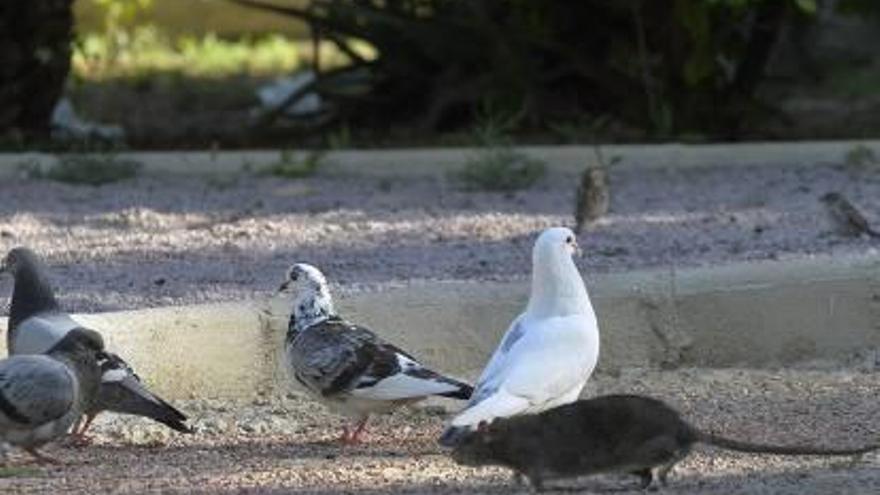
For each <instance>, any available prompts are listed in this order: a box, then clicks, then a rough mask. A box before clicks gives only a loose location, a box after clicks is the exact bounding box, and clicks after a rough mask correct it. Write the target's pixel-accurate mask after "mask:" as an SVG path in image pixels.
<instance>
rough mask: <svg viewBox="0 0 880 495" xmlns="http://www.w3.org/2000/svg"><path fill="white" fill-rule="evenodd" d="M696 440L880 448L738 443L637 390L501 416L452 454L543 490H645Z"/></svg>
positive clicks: (797, 450)
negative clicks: (615, 486) (598, 478)
mask: <svg viewBox="0 0 880 495" xmlns="http://www.w3.org/2000/svg"><path fill="white" fill-rule="evenodd" d="M695 443H706V444H710V445H714V446H716V447H720V448H723V449H729V450H736V451H739V452H748V453H754V454H777V455H857V454H863V453H866V452H870V451H872V450H876V449H877V448H878V447H880V445H871V446H867V447H859V448H848V449H834V448H824V447H815V446H809V445H805V446H776V445H762V444H754V443H749V442H741V441H739V440H732V439H729V438H724V437H720V436H717V435H714V434H711V433H705V432H701V431H699V430H698V429H696V428H695V427H693V426H691V425H690V424H689V423H687V422H686V421H685V420H683V419H682V418H681V415H680V414H679V413H678V411H676V410H675V409H673V408H671V407H670V406H668V405H667V404H665V403H663V402H661V401H659V400H656V399H652V398H649V397H642V396H637V395H608V396H604V397H597V398H595V399H590V400H581V401H578V402H573V403H571V404H567V405H564V406H560V407H556V408H554V409H550V410H547V411H544V412H542V413H540V414H536V415H528V416H517V417H511V418H504V419H498V420H495V421H494V422H492V423H491V424H489V425H486V424H483V425H481V427H480V428H479V429H478V430H477V431H474V432H472V433H470V434H469V435H467V436H465V437H463V438H462V439H461V440H460V442H459V443H458V444H457V445H456V446H455V450H454V451H453V453H452V457H453V459H455V461H456V462H457V463H459V464H463V465H466V466H483V465H500V466H505V467H508V468H510V469H512V470H514V472H515V473H516V477H517V479H521V477H522V476H525V477H527V478H528V479H529V481H530V482H531V484H532V486H533V487H534V488H535V489H537V490H540V489H541V487H542V482H543V481H544V480H545V479H553V478H557V479H558V478H571V477H577V476H584V475H591V474H599V473H612V472H623V473H632V474H634V475H637V476H639V477H640V478H641V481H642V487H643V488H647V487H648V486H650V485H651V483H652V482H653V480H654V474H655V469H656V474H657V477H658V478H659V480H660V482H661V483H662V484H664V485H665V484H666V476H667V474H668V473H669V470H670V469H672V467H673V466H674V465H675V464H676V463H677V462H678V461H680V460H682V459H684V458H685V457H686V456H687V455H688V453H690V450H691V447H692V446H693V445H694V444H695Z"/></svg>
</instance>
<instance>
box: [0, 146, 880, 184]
mask: <svg viewBox="0 0 880 495" xmlns="http://www.w3.org/2000/svg"><path fill="white" fill-rule="evenodd" d="M858 146H865V147H867V148H868V149H870V150H872V151H873V152H874V154H875V155H878V156H880V140H862V141H856V140H853V141H809V142H756V143H736V144H680V143H671V144H644V145H643V144H634V145H607V146H602V153H603V154H604V156H605V157H606V159H608V158H610V157H612V156H619V157H620V158H621V159H622V164H624V165H625V166H640V167H650V168H663V167H703V166H745V165H792V164H799V165H806V166H809V165H816V164H822V163H842V162H843V161H844V159H845V156H846V154H847V153H848V152H849V151H852V150H853V149H855V148H856V147H858ZM517 149H519V150H520V151H522V152H524V153H526V154H529V155H531V156H533V157H536V158H540V159H542V160H544V161H545V162H546V163H547V164H548V166H549V167H550V168H551V169H553V170H558V171H580V170H582V169H583V167H584V166H585V165H587V164H595V163H596V153H595V150H594V148H593V147H592V146H582V145H570V146H520V147H517ZM477 151H478V150H477V149H474V148H442V149H394V150H339V151H331V152H329V153H328V154H327V155H326V157H325V165H324V166H322V167H321V169H320V171H319V173H320V174H322V175H329V176H332V175H346V176H372V177H389V176H393V177H425V176H427V177H432V176H437V175H445V174H447V173H449V172H450V171H453V170H456V169H458V168H460V167H461V166H462V165H463V164H464V163H465V161H466V160H467V158H468V157H470V156H472V155H473V154H475V153H476V152H477ZM305 153H306V152H305V151H292V152H291V153H290V154H289V156H288V159H290V160H298V159H301V158H302V157H303V156H304V155H305ZM119 157H120V158H129V159H132V160H135V161H137V162H140V163H141V164H143V167H144V169H143V171H144V173H146V174H195V175H200V174H209V175H210V174H238V173H243V172H246V171H247V170H251V171H256V170H259V169H260V168H262V167H265V166H267V165H269V164H272V163H277V162H278V161H280V160H281V159H282V156H281V152H280V151H278V150H250V151H220V152H211V151H170V152H153V151H147V152H132V153H121V154H119ZM57 159H58V157H57V155H53V154H49V153H0V177H11V176H15V175H18V174H21V171H20V167H21V166H22V165H38V166H40V167H46V166H50V165H51V164H53V163H55V162H56V161H57Z"/></svg>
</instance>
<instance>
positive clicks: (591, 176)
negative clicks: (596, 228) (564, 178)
mask: <svg viewBox="0 0 880 495" xmlns="http://www.w3.org/2000/svg"><path fill="white" fill-rule="evenodd" d="M610 200H611V194H610V192H609V190H608V175H607V174H606V172H605V169H604V168H603V167H588V168H587V169H586V170H584V173H583V174H582V175H581V183H580V186H578V190H577V196H576V197H575V205H574V221H575V227H574V231H575V233H578V234H579V233H580V232H581V231H582V230H583V228H584V227H585V226H588V225H592V224H593V223H595V222H596V221H597V220H599V219H600V218H602V216H603V215H605V214H606V213H608V203H609V202H610Z"/></svg>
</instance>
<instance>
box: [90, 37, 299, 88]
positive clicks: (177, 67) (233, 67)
mask: <svg viewBox="0 0 880 495" xmlns="http://www.w3.org/2000/svg"><path fill="white" fill-rule="evenodd" d="M301 45H302V43H300V42H297V41H293V40H288V39H287V38H285V37H283V36H279V35H270V36H266V37H261V38H252V39H247V38H246V39H240V40H235V41H229V40H223V39H220V38H218V37H217V36H215V35H210V34H209V35H207V36H203V37H193V36H183V37H180V38H178V39H172V38H171V37H169V36H167V35H164V34H163V33H161V32H160V31H159V30H158V29H157V28H155V27H154V26H141V27H136V28H132V29H130V30H125V31H119V32H115V33H114V34H112V35H109V34H100V33H91V34H87V35H85V36H82V37H81V38H80V39H79V41H78V42H77V43H76V44H75V46H74V52H73V58H72V69H73V72H74V75H75V76H76V77H77V78H79V79H82V80H105V79H114V78H121V77H140V76H143V75H148V74H155V73H160V72H176V73H180V74H184V75H188V76H197V77H227V76H231V75H238V74H248V75H274V74H286V73H290V72H292V71H293V70H295V69H296V68H297V67H298V66H299V64H300V60H299V55H300V53H301Z"/></svg>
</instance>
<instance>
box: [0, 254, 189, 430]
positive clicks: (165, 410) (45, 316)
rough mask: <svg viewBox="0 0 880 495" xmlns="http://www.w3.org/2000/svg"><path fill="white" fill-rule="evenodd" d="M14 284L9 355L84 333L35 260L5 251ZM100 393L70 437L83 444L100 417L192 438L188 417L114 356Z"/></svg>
mask: <svg viewBox="0 0 880 495" xmlns="http://www.w3.org/2000/svg"><path fill="white" fill-rule="evenodd" d="M3 271H5V272H9V273H11V274H12V276H13V277H14V278H15V287H14V288H13V291H12V303H11V305H10V309H9V330H8V332H7V334H6V344H7V348H8V349H9V353H10V354H11V355H15V354H45V353H49V352H51V351H52V350H53V349H54V347H55V345H57V343H58V342H59V341H60V340H61V339H62V338H64V336H65V335H67V334H68V333H69V332H70V331H71V330H74V329H80V328H83V327H81V326H80V324H79V323H77V322H76V321H75V320H74V319H73V318H71V317H70V315H68V314H67V313H65V312H63V311H62V310H61V307H60V306H59V304H58V301H57V300H56V299H55V295H54V293H53V292H52V287H51V285H50V284H49V280H48V278H47V277H46V274H45V270H44V269H43V266H42V264H41V263H40V261H39V259H38V258H37V255H36V254H34V253H33V252H32V251H31V250H29V249H27V248H21V247H19V248H15V249H12V250H11V251H9V254H7V255H6V259H5V260H4V262H3V265H2V266H0V272H3ZM99 365H100V367H101V371H102V376H101V388H100V391H99V393H98V397H97V398H96V400H95V401H94V402H93V403H91V404H90V405H89V407H88V408H86V409H84V410H83V414H84V415H85V417H84V418H82V419H83V421H82V422H80V423H79V424H78V425H77V426H78V428H76V431H74V432H73V433H74V434H76V435H78V436H79V437H80V438H81V439H82V438H84V434H85V432H86V430H87V429H88V427H89V425H90V424H91V422H92V420H93V419H94V417H95V416H96V415H97V414H98V413H100V412H101V411H105V410H106V411H112V412H117V413H122V414H133V415H137V416H144V417H147V418H150V419H152V420H154V421H157V422H159V423H162V424H164V425H166V426H168V427H169V428H172V429H174V430H176V431H179V432H182V433H192V429H191V428H189V427H188V426H187V425H186V424H185V421H186V419H187V418H186V416H185V415H184V414H183V413H181V412H180V411H178V410H177V409H175V408H174V407H172V406H171V405H170V404H168V403H167V402H165V401H164V400H162V399H161V398H159V397H158V396H156V395H155V394H153V393H152V392H150V391H149V390H147V389H146V388H145V387H144V386H143V385H142V384H141V382H140V378H138V376H137V375H136V374H135V373H134V371H133V370H132V369H131V367H130V366H129V365H128V364H127V363H126V362H125V361H123V360H122V358H120V357H119V356H117V355H115V354H109V353H105V354H103V355H102V357H101V359H100V361H99Z"/></svg>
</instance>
